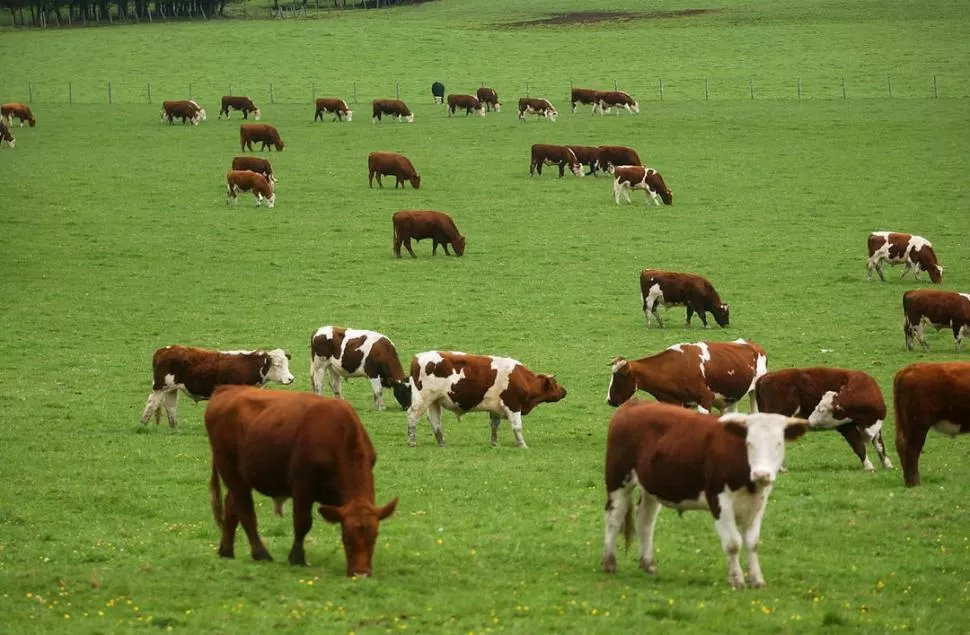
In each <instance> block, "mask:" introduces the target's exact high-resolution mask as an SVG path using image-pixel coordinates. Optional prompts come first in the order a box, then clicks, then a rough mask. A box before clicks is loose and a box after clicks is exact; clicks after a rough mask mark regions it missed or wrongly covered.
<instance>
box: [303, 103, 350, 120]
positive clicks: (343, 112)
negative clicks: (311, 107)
mask: <svg viewBox="0 0 970 635" xmlns="http://www.w3.org/2000/svg"><path fill="white" fill-rule="evenodd" d="M324 113H333V121H337V120H338V119H339V120H340V121H343V120H344V118H345V117H346V119H347V121H353V119H354V111H352V110H351V109H350V107H349V106H347V102H345V101H344V100H343V99H338V98H336V97H319V98H318V99H317V111H316V113H314V115H313V120H314V121H316V120H317V119H319V120H320V121H323V115H324Z"/></svg>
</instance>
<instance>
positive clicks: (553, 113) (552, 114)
mask: <svg viewBox="0 0 970 635" xmlns="http://www.w3.org/2000/svg"><path fill="white" fill-rule="evenodd" d="M558 116H559V113H558V112H556V111H555V110H553V109H552V108H550V109H549V110H547V111H546V117H548V118H549V120H550V121H555V120H556V117H558Z"/></svg>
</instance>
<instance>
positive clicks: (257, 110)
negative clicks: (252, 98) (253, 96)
mask: <svg viewBox="0 0 970 635" xmlns="http://www.w3.org/2000/svg"><path fill="white" fill-rule="evenodd" d="M262 114H263V113H261V112H260V111H259V108H257V109H256V110H254V111H253V118H254V119H256V121H259V118H260V117H261V116H262Z"/></svg>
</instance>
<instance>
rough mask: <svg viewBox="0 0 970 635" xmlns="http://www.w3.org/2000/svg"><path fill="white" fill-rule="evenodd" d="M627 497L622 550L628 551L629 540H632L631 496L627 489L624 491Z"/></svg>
mask: <svg viewBox="0 0 970 635" xmlns="http://www.w3.org/2000/svg"><path fill="white" fill-rule="evenodd" d="M623 495H624V496H626V497H627V506H626V515H625V516H623V527H622V529H623V550H624V551H629V550H630V540H632V539H633V527H634V525H633V496H632V493H631V491H630V490H629V489H627V490H624V492H623Z"/></svg>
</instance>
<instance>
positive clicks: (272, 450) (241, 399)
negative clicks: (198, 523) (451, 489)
mask: <svg viewBox="0 0 970 635" xmlns="http://www.w3.org/2000/svg"><path fill="white" fill-rule="evenodd" d="M205 428H206V431H207V432H208V434H209V445H210V447H211V449H212V476H211V477H210V478H209V498H210V502H211V505H212V515H213V516H214V517H215V520H216V524H217V525H219V527H220V528H221V529H222V538H221V540H220V541H219V555H220V556H221V557H223V558H232V557H234V556H235V545H234V543H235V538H236V527H237V525H238V524H240V523H242V526H243V529H244V530H245V531H246V537H247V538H248V539H249V546H250V549H251V552H252V556H253V559H254V560H272V559H273V558H272V557H271V556H270V555H269V551H268V550H267V549H266V545H264V544H263V541H262V540H261V539H260V537H259V531H258V527H257V523H256V510H255V509H254V506H253V490H256V491H257V492H259V493H260V494H264V495H266V496H270V497H272V498H273V501H274V503H275V505H276V506H277V509H279V506H280V505H281V504H282V501H283V500H285V499H287V498H290V497H292V498H293V546H292V548H291V549H290V555H289V558H288V560H289V563H290V564H292V565H301V566H305V565H306V553H305V551H304V548H303V541H304V538H306V535H307V533H309V531H310V527H311V526H312V525H313V504H314V503H319V504H320V506H319V507H318V508H317V511H319V513H320V515H321V516H322V517H323V519H324V520H325V521H327V522H328V523H335V524H336V523H339V524H340V530H341V538H342V540H343V545H344V555H345V557H346V560H347V575H348V576H369V575H371V572H372V567H371V561H372V559H373V556H374V544H375V543H376V542H377V530H378V525H379V524H380V521H382V520H384V519H386V518H387V517H388V516H390V515H391V514H393V513H394V509H395V508H396V507H397V498H395V499H394V500H392V501H391V502H390V503H388V504H387V505H385V506H384V507H377V506H375V504H374V474H373V470H374V463H375V462H376V461H377V453H376V452H374V446H373V444H371V440H370V437H369V436H368V435H367V430H365V429H364V426H363V424H362V423H361V422H360V418H359V417H358V416H357V413H356V412H354V409H353V408H351V407H350V405H349V404H348V403H347V402H346V401H341V400H339V399H327V398H325V397H318V396H317V395H311V394H309V393H299V392H287V391H272V390H259V389H257V388H251V387H248V386H227V387H222V388H220V389H219V390H217V391H216V393H215V394H214V395H213V396H212V400H211V401H210V402H209V407H208V408H206V411H205ZM220 477H222V480H223V481H224V482H225V484H226V489H227V490H228V491H227V492H226V499H225V506H223V501H222V491H221V488H220V486H219V478H220Z"/></svg>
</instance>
